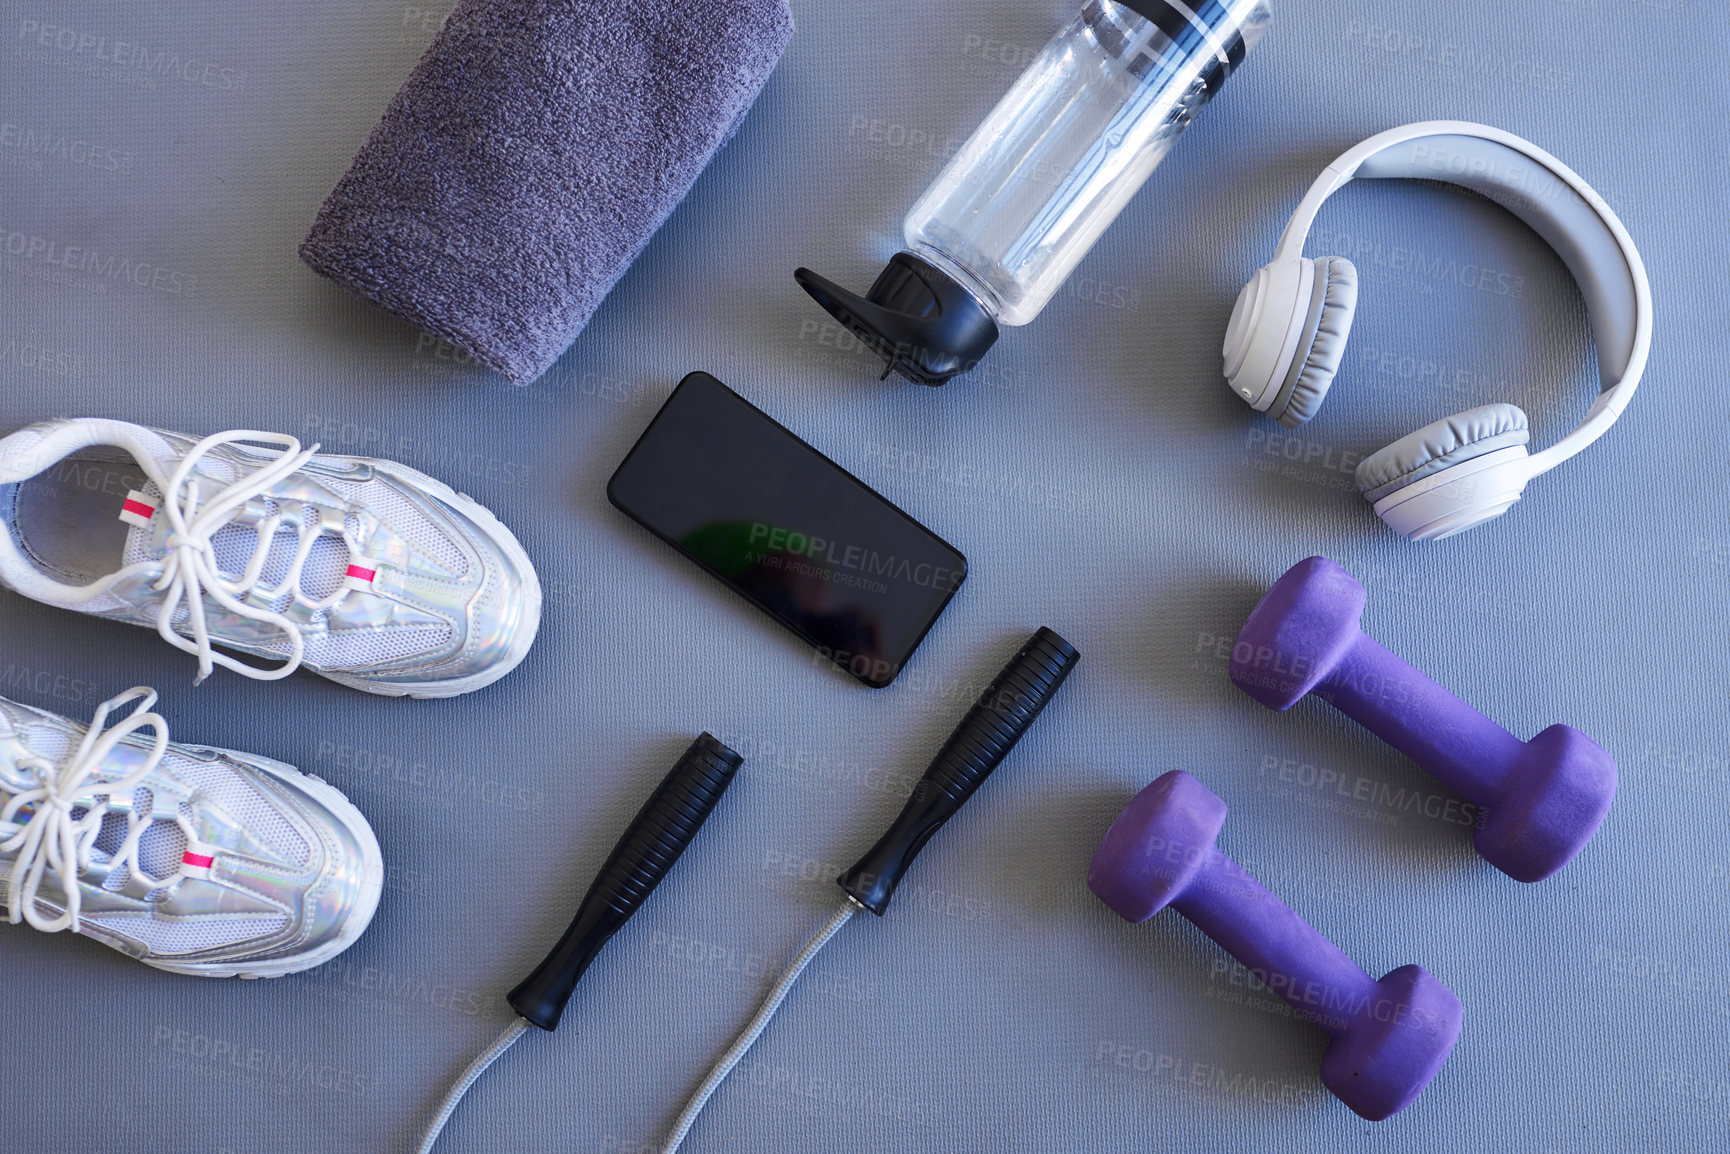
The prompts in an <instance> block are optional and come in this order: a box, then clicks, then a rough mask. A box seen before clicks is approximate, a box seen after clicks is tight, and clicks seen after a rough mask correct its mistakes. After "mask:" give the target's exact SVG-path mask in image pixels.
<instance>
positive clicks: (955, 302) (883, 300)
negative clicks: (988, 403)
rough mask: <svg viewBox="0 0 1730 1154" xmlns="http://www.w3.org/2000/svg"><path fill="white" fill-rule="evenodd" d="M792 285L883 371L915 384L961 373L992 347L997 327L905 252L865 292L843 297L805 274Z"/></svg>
mask: <svg viewBox="0 0 1730 1154" xmlns="http://www.w3.org/2000/svg"><path fill="white" fill-rule="evenodd" d="M793 279H794V280H796V281H798V282H799V287H800V288H802V289H804V290H805V291H806V292H808V293H810V294H811V298H812V299H813V300H815V301H816V302H817V303H818V304H820V305H822V306H823V307H824V308H825V309H827V310H828V312H829V315H830V316H832V317H834V318H835V319H836V320H838V321H840V322H841V324H842V325H843V326H845V327H846V328H847V330H848V331H850V332H851V333H853V335H855V336H857V337H858V338H859V339H860V340H861V341H863V342H864V343H865V345H866V347H867V348H869V349H871V350H872V351H873V352H875V353H876V354H877V355H878V356H880V357H882V358H883V359H884V360H885V361H887V362H888V365H889V367H888V368H886V369H884V370H883V375H884V376H885V377H887V376H888V375H889V374H890V373H892V372H894V373H900V374H901V375H902V376H904V377H906V378H907V379H908V380H910V381H913V382H915V383H916V384H921V385H932V386H936V385H941V384H943V383H944V382H945V381H947V380H948V379H949V378H950V377H953V376H958V375H960V374H961V373H965V372H968V371H969V370H971V369H972V368H973V366H974V365H977V364H978V363H979V361H980V359H981V358H982V357H984V356H985V353H986V350H988V349H989V348H991V346H992V345H993V344H995V343H996V341H997V322H996V320H994V319H993V318H992V316H991V314H990V313H989V312H987V311H986V309H985V306H984V305H982V304H980V303H979V301H978V300H977V299H975V297H974V296H973V294H972V293H970V292H968V291H967V290H966V289H965V288H963V287H962V286H961V285H960V283H958V282H957V281H956V280H955V279H954V278H953V277H951V276H949V275H948V274H947V273H945V272H943V271H942V270H941V269H938V268H937V267H936V266H934V265H931V264H929V263H927V262H925V261H923V260H920V259H919V258H918V257H916V256H914V255H913V254H912V253H910V252H898V253H896V254H895V255H894V256H893V257H891V258H890V260H889V263H888V264H887V265H886V266H884V269H883V271H882V272H881V273H879V274H878V276H877V280H876V282H875V283H874V284H872V286H871V291H870V292H868V293H866V294H865V295H864V296H859V295H858V294H857V293H852V292H848V291H847V290H846V289H844V288H842V287H841V286H840V285H838V284H836V283H835V282H833V281H831V280H826V279H825V278H823V277H820V276H818V275H817V274H816V273H814V272H812V271H811V270H810V269H808V268H801V269H795V270H794V272H793Z"/></svg>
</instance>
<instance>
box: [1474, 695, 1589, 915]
mask: <svg viewBox="0 0 1730 1154" xmlns="http://www.w3.org/2000/svg"><path fill="white" fill-rule="evenodd" d="M1509 777H1510V783H1509V786H1510V787H1509V789H1508V791H1507V792H1506V793H1504V794H1503V795H1502V797H1501V798H1500V799H1498V800H1497V802H1496V804H1495V805H1494V806H1492V807H1491V808H1490V809H1488V810H1486V811H1485V815H1484V818H1483V821H1482V823H1481V824H1480V825H1479V827H1478V832H1477V835H1476V836H1475V837H1474V838H1473V844H1475V845H1476V846H1477V849H1478V853H1479V854H1480V855H1482V857H1483V859H1484V860H1485V861H1487V862H1489V863H1490V864H1491V865H1493V866H1495V867H1496V868H1497V869H1499V870H1501V871H1502V872H1503V873H1505V874H1507V875H1508V876H1509V877H1511V878H1513V879H1515V880H1516V881H1522V882H1535V881H1542V880H1543V879H1544V878H1547V877H1549V876H1550V875H1551V874H1553V873H1555V872H1556V871H1557V870H1559V869H1561V868H1562V867H1563V866H1565V865H1567V864H1568V862H1569V861H1571V860H1573V857H1574V855H1575V854H1577V853H1579V852H1580V851H1581V850H1582V849H1584V848H1585V845H1586V843H1587V842H1588V841H1591V840H1592V835H1593V834H1595V833H1597V832H1598V827H1599V826H1600V825H1601V824H1603V821H1604V817H1605V815H1606V814H1608V813H1609V812H1610V802H1611V801H1613V800H1614V799H1615V797H1616V762H1615V759H1614V758H1612V757H1611V756H1610V754H1609V753H1608V752H1607V751H1606V750H1605V749H1604V748H1603V747H1602V746H1600V745H1599V744H1598V743H1597V742H1595V741H1593V740H1592V739H1591V738H1589V737H1587V736H1586V735H1585V734H1583V733H1581V732H1580V731H1579V730H1577V729H1575V728H1574V727H1573V726H1571V725H1552V726H1550V728H1548V729H1546V730H1544V731H1543V732H1542V733H1540V734H1538V736H1536V737H1534V738H1532V740H1531V741H1528V742H1527V743H1526V748H1525V750H1524V751H1523V752H1522V753H1521V754H1520V758H1519V761H1518V762H1516V763H1515V767H1514V771H1513V772H1512V773H1511V774H1510V775H1509Z"/></svg>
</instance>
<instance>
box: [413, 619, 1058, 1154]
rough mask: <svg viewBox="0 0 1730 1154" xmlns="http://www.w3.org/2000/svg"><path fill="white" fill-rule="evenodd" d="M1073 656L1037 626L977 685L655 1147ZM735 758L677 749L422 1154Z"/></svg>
mask: <svg viewBox="0 0 1730 1154" xmlns="http://www.w3.org/2000/svg"><path fill="white" fill-rule="evenodd" d="M1080 656H1081V654H1080V652H1079V651H1078V650H1077V649H1076V648H1075V647H1074V646H1073V645H1070V644H1069V643H1068V642H1067V641H1065V640H1064V639H1063V638H1062V637H1059V636H1058V635H1057V634H1056V633H1055V632H1053V631H1052V630H1050V629H1048V628H1043V627H1042V628H1041V629H1040V630H1039V631H1038V632H1037V633H1035V634H1034V635H1033V636H1032V637H1031V638H1030V639H1029V640H1028V641H1027V643H1026V644H1025V645H1023V646H1022V647H1021V649H1020V651H1019V652H1017V653H1016V655H1015V656H1014V658H1012V659H1011V660H1010V662H1009V664H1008V665H1006V666H1004V668H1003V669H1002V671H1001V672H999V673H998V675H997V676H996V677H995V678H993V679H992V681H991V683H990V684H989V685H988V686H986V688H985V690H984V692H982V693H981V694H980V695H979V697H978V699H977V700H975V702H974V703H973V706H972V707H971V708H970V709H969V710H968V711H967V715H966V716H965V717H963V718H962V719H961V724H959V725H958V726H956V727H955V731H954V732H953V733H951V734H950V735H949V740H947V741H945V742H944V743H943V747H942V748H941V749H940V750H938V752H937V756H936V757H935V758H933V759H932V761H931V764H930V766H929V767H927V768H926V770H925V773H924V775H923V776H922V777H921V778H920V779H919V782H918V784H917V785H915V786H914V787H913V793H912V796H910V797H909V798H908V799H907V804H906V805H905V806H903V807H902V810H901V813H900V815H899V816H898V817H897V818H896V819H895V821H894V823H893V824H891V825H890V827H889V829H888V831H887V832H886V833H884V835H883V836H882V837H881V838H879V839H878V840H877V844H875V845H873V846H872V847H871V848H870V849H869V850H868V851H866V853H865V856H864V857H862V858H860V859H859V860H858V861H857V862H856V863H854V865H853V866H852V868H850V869H848V870H846V871H844V872H843V873H842V874H841V875H840V876H839V877H837V878H836V879H835V884H837V885H838V886H840V887H841V891H842V893H843V894H845V895H846V896H845V898H844V899H843V901H842V903H841V908H840V909H838V910H836V911H835V913H834V914H833V915H831V916H830V917H829V919H828V920H827V921H825V922H824V923H823V925H822V926H821V927H819V928H818V930H817V932H816V933H814V934H813V935H811V937H810V939H809V940H807V941H806V942H805V944H804V945H803V946H802V947H800V949H799V952H798V953H797V954H795V955H794V956H793V960H792V961H791V962H790V963H789V964H788V966H787V969H786V970H785V971H784V972H783V973H782V974H781V976H780V977H779V978H777V979H776V981H775V984H774V985H773V986H771V987H770V988H769V991H768V993H767V994H766V995H765V996H764V998H763V1002H762V1004H761V1005H760V1006H759V1007H758V1008H757V1012H756V1013H755V1014H754V1015H752V1017H751V1020H750V1021H749V1022H747V1023H746V1025H745V1028H744V1029H743V1030H742V1031H741V1032H740V1034H739V1036H738V1037H737V1038H735V1039H734V1040H733V1044H732V1045H730V1046H728V1047H727V1049H726V1051H725V1052H723V1053H722V1054H721V1056H720V1058H718V1059H717V1060H716V1062H715V1064H714V1066H712V1067H711V1068H710V1070H709V1072H708V1074H707V1075H706V1076H705V1077H704V1078H703V1080H702V1082H701V1083H699V1084H698V1086H697V1089H696V1090H695V1091H694V1092H693V1093H692V1094H691V1097H690V1098H689V1100H688V1101H686V1103H685V1106H684V1108H683V1109H682V1110H680V1111H679V1116H678V1117H677V1118H676V1119H675V1120H674V1122H673V1128H672V1131H671V1133H670V1134H669V1135H668V1138H667V1141H666V1144H665V1145H664V1146H663V1147H662V1154H674V1151H676V1150H678V1148H679V1147H680V1145H681V1144H683V1142H684V1141H685V1138H686V1137H687V1136H688V1135H689V1134H690V1132H691V1127H692V1126H693V1125H694V1124H695V1123H696V1121H697V1116H698V1115H699V1114H700V1113H701V1112H702V1110H703V1107H704V1106H705V1105H707V1104H708V1101H709V1099H710V1098H711V1097H713V1095H714V1093H715V1091H716V1090H717V1089H719V1088H720V1086H721V1083H722V1082H724V1081H726V1079H727V1075H728V1074H730V1073H732V1071H733V1068H734V1067H735V1066H737V1065H738V1064H739V1062H740V1060H741V1059H743V1058H744V1056H745V1054H746V1052H747V1051H748V1050H750V1048H751V1046H752V1044H753V1043H755V1042H756V1041H757V1039H758V1038H759V1037H761V1036H762V1034H763V1031H764V1030H765V1029H767V1028H768V1025H769V1022H770V1020H771V1019H772V1018H773V1017H774V1016H775V1011H776V1010H778V1009H780V1007H781V1003H782V1002H783V1001H785V1000H786V997H787V994H788V992H789V991H791V989H792V988H793V984H794V983H795V982H796V981H798V979H799V975H800V974H801V973H803V972H804V970H805V967H806V966H808V965H809V964H810V963H811V959H812V958H814V957H816V956H817V954H818V953H819V952H820V951H821V950H822V949H823V947H824V946H825V945H827V944H828V943H829V940H830V939H831V938H833V937H834V936H835V935H836V933H837V932H839V931H840V929H841V927H842V926H844V925H846V924H847V922H848V921H849V920H851V919H852V917H853V915H854V914H856V913H858V912H859V911H860V910H866V911H869V912H870V913H872V914H875V915H877V916H878V917H882V916H883V914H884V912H885V911H886V910H887V909H888V908H889V901H890V899H891V898H893V897H894V896H895V889H896V887H897V886H899V885H900V884H901V877H902V875H903V874H905V873H906V872H907V869H908V867H909V866H911V865H912V864H913V860H914V858H916V857H918V856H919V851H920V850H922V849H924V848H925V844H926V843H927V842H929V841H930V840H931V836H932V835H933V834H935V833H936V832H937V831H938V830H939V829H941V828H942V827H943V824H944V823H945V822H947V821H948V820H949V819H950V818H951V817H953V816H955V813H956V811H958V810H959V809H960V808H961V807H962V806H963V805H964V804H966V802H967V799H968V798H970V797H972V796H973V794H974V792H975V791H976V790H978V788H979V786H980V785H981V784H982V783H983V782H984V781H985V779H986V778H987V777H989V776H990V775H991V771H992V770H994V769H996V768H997V767H998V766H999V765H1000V764H1002V762H1003V759H1004V757H1006V756H1007V755H1008V753H1009V751H1010V750H1011V749H1013V748H1015V743H1016V742H1018V741H1020V740H1021V736H1022V734H1024V733H1026V732H1027V729H1028V727H1029V726H1030V725H1032V724H1033V719H1034V718H1036V717H1038V716H1039V713H1040V711H1041V710H1043V709H1044V708H1045V705H1046V703H1047V702H1048V701H1050V700H1051V697H1052V695H1053V694H1055V693H1056V692H1057V687H1058V686H1060V685H1062V684H1063V681H1064V679H1065V678H1066V677H1068V676H1069V672H1070V670H1071V669H1073V668H1074V667H1075V663H1076V662H1077V661H1078V660H1079V659H1080ZM742 762H743V759H742V758H741V757H740V756H739V755H738V754H737V753H735V752H733V751H732V750H731V749H729V748H727V746H725V745H724V744H722V743H721V742H720V741H718V740H716V739H715V738H714V737H713V736H711V735H710V734H707V733H705V734H703V735H702V736H701V737H699V738H698V739H697V740H696V741H695V742H693V743H692V744H691V747H690V748H689V749H688V750H686V751H685V754H684V756H683V757H681V758H680V759H679V762H678V764H677V765H675V766H674V767H673V769H672V771H671V772H670V773H668V774H667V776H666V778H665V780H663V781H662V782H661V784H660V786H659V787H658V788H657V789H656V790H655V792H654V793H653V794H651V795H650V797H649V800H648V801H647V802H645V803H644V805H643V808H642V809H641V810H639V811H638V813H637V816H636V817H635V818H634V819H632V821H631V824H630V826H629V827H628V828H627V829H626V830H625V833H624V836H623V837H621V838H620V839H619V843H618V844H617V845H616V846H614V847H613V852H612V854H611V855H610V856H609V857H608V858H607V861H606V864H605V865H603V866H602V867H601V872H600V874H599V876H597V877H596V878H595V881H594V883H593V884H592V885H591V886H590V887H589V892H588V894H587V895H586V896H585V897H584V898H583V903H582V905H581V906H580V907H579V908H578V910H577V916H576V917H575V918H574V919H573V920H572V922H571V924H570V927H569V928H568V929H566V930H565V933H564V936H563V937H561V938H560V939H559V941H558V944H557V945H555V946H554V947H553V951H552V953H550V954H548V955H547V957H546V959H545V960H544V961H542V962H541V964H540V965H539V966H537V967H536V968H535V970H534V972H533V973H531V974H530V975H529V976H528V977H527V978H526V979H524V980H523V981H522V983H521V984H519V985H518V986H517V987H516V988H515V989H514V990H512V991H511V992H510V994H509V995H507V997H506V1001H508V1002H509V1003H510V1005H511V1008H512V1009H514V1010H515V1011H516V1012H517V1016H516V1017H515V1018H514V1019H512V1021H511V1024H510V1025H509V1026H507V1027H505V1031H504V1033H502V1034H500V1035H499V1037H498V1039H497V1040H496V1041H495V1042H493V1044H492V1045H491V1046H489V1047H487V1048H486V1049H485V1050H484V1051H482V1052H481V1054H480V1055H479V1056H478V1057H476V1058H475V1060H474V1061H473V1062H472V1063H471V1064H470V1065H469V1067H468V1068H467V1069H466V1070H464V1071H463V1072H462V1073H461V1074H460V1075H458V1076H457V1079H456V1081H454V1082H453V1083H452V1084H451V1087H450V1089H449V1090H448V1091H447V1092H446V1094H445V1096H444V1099H443V1101H442V1102H441V1103H440V1104H439V1108H438V1112H437V1113H436V1114H435V1115H434V1117H433V1120H432V1122H431V1123H430V1124H429V1125H428V1126H427V1129H426V1132H425V1134H424V1136H423V1137H422V1138H421V1142H420V1145H419V1146H418V1147H417V1148H416V1150H417V1154H430V1152H431V1150H432V1148H433V1144H434V1143H435V1142H437V1141H438V1136H439V1134H440V1133H441V1132H442V1131H443V1130H444V1127H445V1123H446V1122H448V1121H449V1120H450V1117H451V1114H452V1113H453V1112H454V1111H455V1110H456V1107H457V1103H458V1102H460V1101H461V1100H462V1098H463V1095H464V1094H466V1093H467V1092H468V1090H469V1088H470V1087H471V1086H473V1085H474V1084H475V1082H476V1080H478V1079H479V1078H480V1076H481V1075H482V1074H483V1073H485V1072H486V1070H487V1067H489V1066H491V1065H492V1064H493V1063H494V1062H495V1061H497V1060H498V1058H499V1056H500V1055H501V1054H503V1053H504V1052H505V1051H506V1050H508V1049H510V1047H511V1046H512V1045H513V1044H514V1043H515V1042H516V1041H517V1039H518V1038H520V1037H522V1036H523V1034H524V1033H526V1032H527V1031H528V1029H529V1027H530V1026H536V1027H538V1028H540V1029H542V1030H546V1031H549V1032H550V1031H552V1030H555V1029H557V1028H558V1025H559V1018H560V1016H561V1015H562V1014H563V1013H564V1009H565V1004H566V1003H567V1002H568V1001H569V1000H570V997H571V994H572V992H573V991H574V990H575V989H576V984H577V980H578V979H579V978H581V977H582V976H583V972H584V971H585V970H587V969H588V967H589V964H590V963H591V962H592V961H594V958H595V955H596V954H597V953H598V952H599V951H600V949H601V947H602V946H604V945H605V944H606V943H607V941H608V940H609V939H610V938H612V936H613V935H614V934H616V933H617V932H618V931H619V929H620V928H621V927H622V926H623V925H624V924H625V922H626V921H628V920H629V919H630V917H631V915H632V914H634V913H636V912H637V910H638V909H639V908H641V906H642V904H643V902H644V900H645V899H646V898H648V896H649V894H650V893H651V892H653V891H654V888H655V887H656V886H657V885H659V884H660V883H661V879H662V878H664V877H665V876H666V875H667V871H668V870H670V869H672V867H673V863H674V862H675V861H677V860H678V858H679V855H680V854H681V853H683V852H684V850H685V847H686V846H687V845H688V844H690V841H691V839H692V838H693V837H694V836H695V835H696V833H697V831H698V830H699V829H701V828H702V826H703V822H704V821H705V820H706V819H707V818H708V816H709V813H710V811H712V810H713V809H714V808H715V803H716V802H718V801H720V799H721V794H722V793H724V792H725V791H726V788H727V786H728V784H730V783H731V781H732V779H733V774H734V773H735V772H736V771H737V770H738V768H739V766H740V764H741V763H742Z"/></svg>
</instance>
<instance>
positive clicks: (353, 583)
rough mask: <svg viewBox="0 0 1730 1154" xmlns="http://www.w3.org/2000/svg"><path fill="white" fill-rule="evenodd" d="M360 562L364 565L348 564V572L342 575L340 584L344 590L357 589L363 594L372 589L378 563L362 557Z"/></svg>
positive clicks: (357, 563)
mask: <svg viewBox="0 0 1730 1154" xmlns="http://www.w3.org/2000/svg"><path fill="white" fill-rule="evenodd" d="M360 561H361V562H365V563H364V564H361V563H359V562H353V561H351V562H349V566H348V572H347V573H346V574H344V575H343V579H342V583H343V586H344V587H345V588H348V589H358V590H360V591H361V592H362V593H365V592H367V591H368V590H370V589H371V588H372V579H373V578H374V577H377V576H378V562H377V561H374V560H372V559H370V558H367V557H362V558H361V559H360Z"/></svg>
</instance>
